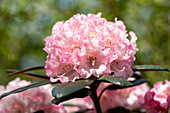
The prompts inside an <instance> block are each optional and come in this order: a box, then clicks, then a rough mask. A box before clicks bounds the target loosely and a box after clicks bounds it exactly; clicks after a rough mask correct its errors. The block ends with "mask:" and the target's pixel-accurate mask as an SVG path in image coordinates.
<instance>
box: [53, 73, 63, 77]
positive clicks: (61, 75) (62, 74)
mask: <svg viewBox="0 0 170 113" xmlns="http://www.w3.org/2000/svg"><path fill="white" fill-rule="evenodd" d="M55 76H57V77H61V76H63V74H62V75H58V74H55Z"/></svg>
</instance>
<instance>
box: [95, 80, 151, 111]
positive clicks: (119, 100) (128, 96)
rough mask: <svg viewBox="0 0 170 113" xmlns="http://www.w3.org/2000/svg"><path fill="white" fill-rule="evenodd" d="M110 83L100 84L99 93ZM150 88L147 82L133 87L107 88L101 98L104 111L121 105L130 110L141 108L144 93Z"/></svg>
mask: <svg viewBox="0 0 170 113" xmlns="http://www.w3.org/2000/svg"><path fill="white" fill-rule="evenodd" d="M108 85H110V84H108V83H107V84H106V83H104V84H101V85H100V86H99V90H98V94H99V93H100V92H101V90H102V89H103V88H104V87H106V86H108ZM148 90H149V87H148V86H147V84H146V83H145V84H141V85H139V86H135V87H131V88H125V89H119V90H107V91H105V92H104V93H103V95H102V96H101V99H100V104H101V108H102V111H103V112H106V111H107V110H108V109H112V108H115V107H119V106H122V107H126V108H128V109H130V110H133V109H136V108H140V107H141V105H142V104H143V103H144V95H145V93H146V92H147V91H148ZM106 105H107V106H106Z"/></svg>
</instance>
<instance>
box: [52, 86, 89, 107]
mask: <svg viewBox="0 0 170 113" xmlns="http://www.w3.org/2000/svg"><path fill="white" fill-rule="evenodd" d="M88 95H89V89H88V88H83V89H81V90H79V91H76V92H74V93H72V94H70V95H67V96H64V97H62V98H55V99H53V100H52V101H51V102H52V103H53V104H57V105H58V104H59V103H61V102H64V101H67V100H70V99H73V98H84V97H86V96H88Z"/></svg>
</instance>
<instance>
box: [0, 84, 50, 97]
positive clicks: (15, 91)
mask: <svg viewBox="0 0 170 113" xmlns="http://www.w3.org/2000/svg"><path fill="white" fill-rule="evenodd" d="M46 84H51V82H50V81H43V82H39V83H35V84H31V85H28V86H25V87H21V88H18V89H15V90H12V91H9V92H6V93H3V94H2V95H1V96H0V99H1V98H3V97H5V96H8V95H10V94H14V93H19V92H22V91H25V90H28V89H31V88H35V87H39V86H43V85H46Z"/></svg>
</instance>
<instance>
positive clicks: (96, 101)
mask: <svg viewBox="0 0 170 113" xmlns="http://www.w3.org/2000/svg"><path fill="white" fill-rule="evenodd" d="M100 83H101V82H100V81H94V82H93V83H92V84H91V85H90V90H91V94H90V97H91V99H92V100H93V103H94V106H95V109H96V112H97V113H102V110H101V107H100V102H99V98H98V97H97V93H96V91H97V88H98V86H99V84H100Z"/></svg>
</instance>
